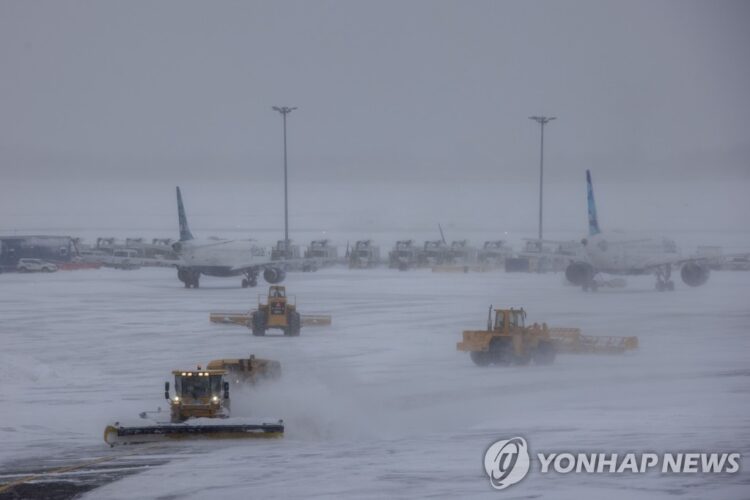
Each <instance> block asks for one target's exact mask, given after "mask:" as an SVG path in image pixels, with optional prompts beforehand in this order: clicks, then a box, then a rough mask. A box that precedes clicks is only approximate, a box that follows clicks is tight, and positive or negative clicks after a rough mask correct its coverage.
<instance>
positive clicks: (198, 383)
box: [104, 366, 284, 446]
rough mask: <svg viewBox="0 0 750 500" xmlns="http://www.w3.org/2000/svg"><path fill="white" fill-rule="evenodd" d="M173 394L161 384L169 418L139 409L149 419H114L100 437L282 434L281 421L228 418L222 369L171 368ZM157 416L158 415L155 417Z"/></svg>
mask: <svg viewBox="0 0 750 500" xmlns="http://www.w3.org/2000/svg"><path fill="white" fill-rule="evenodd" d="M172 374H173V375H174V395H173V396H170V392H169V382H165V384H164V398H165V399H167V401H169V420H168V421H158V420H155V419H152V418H151V415H152V414H154V413H156V414H157V415H158V414H160V413H161V408H159V410H158V411H156V412H143V413H141V414H140V417H141V418H142V419H145V420H151V421H150V422H148V423H145V424H143V423H136V424H133V425H130V424H127V423H121V422H115V423H114V424H112V425H108V426H107V427H106V428H105V429H104V441H105V442H106V443H107V444H109V445H110V446H115V445H123V444H140V443H150V442H154V441H164V440H170V439H194V438H214V439H217V438H230V439H234V438H271V437H280V436H282V435H283V434H284V422H283V421H282V420H278V421H276V422H272V423H269V422H266V421H258V420H252V419H244V418H230V416H229V411H230V399H229V382H228V381H227V380H225V378H226V375H227V371H226V370H223V369H221V370H215V369H201V367H200V366H199V367H198V368H197V369H196V370H187V371H182V370H174V371H173V372H172ZM157 418H158V417H157Z"/></svg>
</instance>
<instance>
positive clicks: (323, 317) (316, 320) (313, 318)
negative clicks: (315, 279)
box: [208, 311, 332, 326]
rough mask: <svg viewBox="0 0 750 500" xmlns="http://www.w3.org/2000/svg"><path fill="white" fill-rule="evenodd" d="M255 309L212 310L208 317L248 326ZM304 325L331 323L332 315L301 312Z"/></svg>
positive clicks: (215, 320) (216, 321) (217, 321)
mask: <svg viewBox="0 0 750 500" xmlns="http://www.w3.org/2000/svg"><path fill="white" fill-rule="evenodd" d="M253 312H254V311H250V312H222V311H217V312H212V313H209V315H208V319H209V320H210V321H211V323H223V324H227V325H242V326H247V324H248V321H250V315H251V314H252V313H253ZM300 316H301V318H300V319H301V320H302V326H325V325H330V324H331V321H332V320H331V316H330V315H329V314H301V315H300Z"/></svg>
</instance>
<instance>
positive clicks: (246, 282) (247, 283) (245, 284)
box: [242, 278, 250, 288]
mask: <svg viewBox="0 0 750 500" xmlns="http://www.w3.org/2000/svg"><path fill="white" fill-rule="evenodd" d="M249 284H250V282H249V281H247V278H245V279H243V280H242V288H247V287H248V285H249Z"/></svg>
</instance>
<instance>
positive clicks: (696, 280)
mask: <svg viewBox="0 0 750 500" xmlns="http://www.w3.org/2000/svg"><path fill="white" fill-rule="evenodd" d="M586 186H587V201H588V219H589V221H588V223H589V236H588V237H587V238H584V239H583V240H582V241H581V244H582V245H583V249H584V259H579V260H574V261H572V262H571V263H570V264H568V266H567V267H566V269H565V277H566V278H567V279H568V281H569V282H571V283H572V284H574V285H577V286H581V287H582V288H583V290H584V291H588V290H592V291H595V290H596V289H597V287H598V283H597V282H596V281H595V280H594V277H595V276H596V275H597V274H598V273H605V274H615V275H643V274H654V275H655V276H656V289H657V290H658V291H660V292H662V291H671V290H674V282H673V281H672V280H671V276H672V268H673V267H679V268H680V276H681V277H682V281H683V282H685V284H687V285H688V286H691V287H696V286H701V285H703V284H704V283H706V281H708V276H709V273H710V270H709V268H708V261H707V259H705V258H696V257H691V258H683V257H681V256H680V254H679V252H678V250H677V245H676V244H675V242H674V241H673V240H671V239H668V238H642V239H633V238H627V237H624V236H623V235H621V234H616V233H604V232H602V231H601V229H600V228H599V220H598V219H597V216H596V203H595V202H594V187H593V184H592V182H591V172H589V171H588V170H586Z"/></svg>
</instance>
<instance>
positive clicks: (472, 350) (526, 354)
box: [456, 306, 557, 366]
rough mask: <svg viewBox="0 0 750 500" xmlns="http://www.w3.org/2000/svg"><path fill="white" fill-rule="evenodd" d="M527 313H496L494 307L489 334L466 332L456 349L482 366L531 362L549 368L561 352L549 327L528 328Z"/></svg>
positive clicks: (485, 331) (517, 311)
mask: <svg viewBox="0 0 750 500" xmlns="http://www.w3.org/2000/svg"><path fill="white" fill-rule="evenodd" d="M525 321H526V311H524V310H523V309H512V308H511V309H495V318H494V321H493V318H492V306H490V310H489V314H488V318H487V329H486V330H464V332H463V340H462V341H461V342H459V343H458V344H457V345H456V349H458V350H459V351H465V352H468V353H469V354H470V355H471V360H472V361H473V362H474V364H476V365H478V366H486V365H489V364H490V363H492V364H496V365H503V366H507V365H510V364H516V365H525V364H528V363H529V362H530V361H532V360H533V361H534V363H536V364H540V365H548V364H551V363H553V362H554V360H555V354H556V353H557V349H556V347H555V342H554V340H553V339H552V338H551V337H550V335H549V330H548V329H547V327H546V325H544V326H539V325H537V324H534V325H533V326H530V327H527V326H525Z"/></svg>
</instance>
